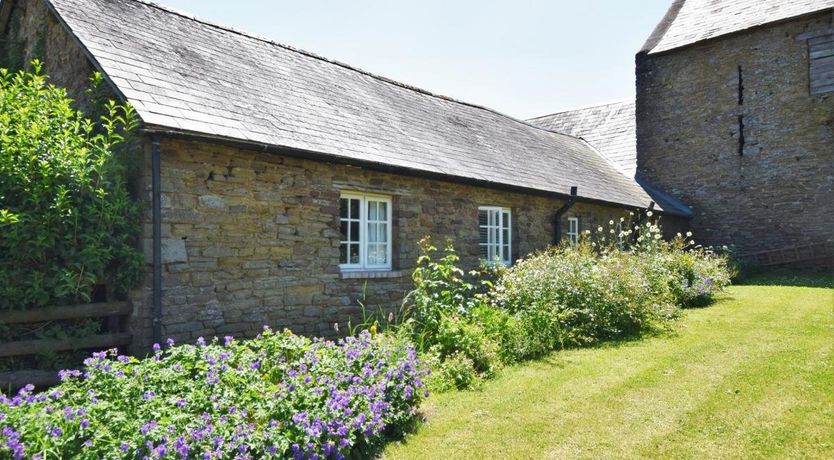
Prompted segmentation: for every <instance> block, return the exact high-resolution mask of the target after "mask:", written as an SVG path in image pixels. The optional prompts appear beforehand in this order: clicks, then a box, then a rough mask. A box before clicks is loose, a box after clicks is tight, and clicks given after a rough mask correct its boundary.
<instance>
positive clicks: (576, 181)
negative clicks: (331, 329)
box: [49, 0, 651, 206]
mask: <svg viewBox="0 0 834 460" xmlns="http://www.w3.org/2000/svg"><path fill="white" fill-rule="evenodd" d="M49 1H50V3H51V4H52V5H53V7H54V8H55V10H56V11H57V12H58V14H60V16H61V17H62V19H63V20H64V21H65V22H66V23H67V24H68V26H69V27H70V28H71V29H72V31H73V33H74V34H75V35H76V36H78V37H79V39H80V41H81V42H82V44H83V45H84V46H85V47H87V48H88V50H89V51H90V52H91V53H92V55H93V56H94V58H95V59H96V61H97V62H98V63H99V65H100V66H101V67H102V69H103V71H104V72H105V73H106V74H108V75H113V76H114V77H115V78H113V79H112V81H113V82H114V83H115V85H116V86H117V87H118V89H119V90H121V92H122V93H123V94H124V95H125V97H127V99H128V100H130V101H139V102H141V103H142V104H137V113H138V114H139V116H140V117H141V118H142V120H143V121H144V122H145V123H146V124H148V125H153V126H159V127H162V128H167V129H182V130H187V131H192V132H197V133H203V134H212V135H219V136H226V137H229V138H234V139H241V140H247V141H253V142H258V143H263V144H269V145H274V146H285V147H292V148H298V149H303V150H309V151H315V152H319V153H323V154H327V155H331V156H333V157H334V158H337V159H338V158H344V159H345V160H354V161H364V162H370V163H380V164H384V165H387V166H392V167H397V168H405V169H409V170H418V171H424V172H426V173H435V174H444V175H448V176H453V177H457V178H466V179H477V180H482V181H485V182H489V183H493V184H502V185H511V186H517V187H524V188H527V189H533V190H540V191H544V192H556V193H568V191H569V190H570V187H571V186H578V187H579V194H580V196H582V197H585V198H589V199H594V200H600V201H605V202H610V203H617V204H622V205H628V206H646V205H647V204H648V203H649V201H650V200H651V198H650V196H649V195H648V194H647V193H646V192H645V190H643V188H642V187H641V186H640V185H639V184H637V183H636V182H635V181H634V180H633V179H632V178H629V177H626V176H624V175H622V174H620V173H619V172H618V171H617V169H616V168H615V167H614V166H612V164H611V163H610V162H609V161H608V160H606V159H605V158H603V157H602V156H601V155H600V154H599V153H598V152H597V151H596V150H594V149H593V148H591V147H590V146H589V145H588V144H587V143H586V142H584V141H582V140H581V139H578V138H576V137H573V136H569V135H565V134H558V133H554V132H550V131H548V130H546V129H541V128H538V127H535V126H533V125H531V124H528V123H526V122H524V121H521V120H517V119H514V118H511V117H508V116H506V115H502V114H500V113H497V112H495V111H492V110H490V109H487V108H483V107H480V106H476V105H472V104H467V103H463V102H459V101H455V100H451V99H449V98H446V97H443V96H438V95H434V94H431V93H428V92H426V91H423V90H418V89H415V88H412V87H410V86H408V85H404V84H401V83H396V82H393V81H391V80H388V79H386V78H383V77H379V76H375V75H371V74H368V73H366V72H363V71H361V70H358V69H355V68H352V67H349V66H347V65H344V64H341V63H337V62H334V61H329V60H326V59H324V58H321V57H319V56H316V55H314V54H311V53H307V52H303V51H299V50H297V49H295V48H292V47H288V46H286V45H281V44H277V43H274V42H271V41H268V40H265V39H261V38H258V37H253V36H250V35H246V34H243V33H240V32H237V31H234V30H231V29H228V28H225V27H221V26H217V25H213V24H209V23H206V22H204V21H201V20H198V19H195V18H192V17H190V16H187V15H183V14H181V13H178V12H173V11H171V10H168V9H165V8H163V7H160V6H157V5H154V4H149V3H146V2H144V1H138V0H49ZM139 69H142V71H141V72H140V70H139Z"/></svg>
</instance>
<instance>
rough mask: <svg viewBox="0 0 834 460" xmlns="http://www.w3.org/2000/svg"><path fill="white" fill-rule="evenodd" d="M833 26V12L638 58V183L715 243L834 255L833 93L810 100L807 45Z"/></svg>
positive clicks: (746, 249) (745, 250)
mask: <svg viewBox="0 0 834 460" xmlns="http://www.w3.org/2000/svg"><path fill="white" fill-rule="evenodd" d="M831 19H832V13H831V12H830V11H829V12H823V13H820V14H817V15H813V16H806V17H802V18H798V19H794V20H791V21H788V22H781V23H774V24H770V25H767V26H763V27H758V28H755V29H753V30H749V31H744V32H741V33H736V34H732V35H728V36H725V37H721V38H716V39H711V40H708V41H706V42H703V43H700V44H694V45H690V46H686V47H683V48H679V49H674V50H671V51H669V52H664V53H660V54H656V55H645V54H639V55H638V56H637V147H638V174H639V175H640V176H642V177H644V178H646V179H648V181H649V182H650V183H652V184H653V185H654V186H657V187H658V188H660V189H661V190H663V191H665V192H668V193H670V194H672V195H674V196H676V197H677V198H679V199H681V200H683V202H685V203H686V204H688V205H690V206H692V208H693V211H694V214H695V216H694V218H693V220H692V222H691V224H692V228H693V231H694V232H695V235H696V236H697V237H699V238H700V239H701V240H702V241H704V242H705V243H709V244H733V245H735V246H736V247H737V249H738V250H739V252H741V253H751V252H756V251H762V250H769V249H778V248H784V247H790V246H797V245H802V244H809V243H824V244H827V245H828V247H829V250H830V245H831V244H832V241H834V193H833V192H832V186H834V93H826V94H818V95H813V96H812V95H810V93H809V79H808V44H807V40H806V39H803V38H802V36H801V34H808V33H813V32H822V31H825V30H830V28H831V27H832V23H831ZM742 136H743V138H742ZM830 263H831V259H830V258H828V259H821V260H817V261H816V262H814V264H819V265H826V264H830Z"/></svg>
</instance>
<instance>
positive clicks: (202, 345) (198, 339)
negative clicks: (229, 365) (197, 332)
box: [197, 337, 206, 347]
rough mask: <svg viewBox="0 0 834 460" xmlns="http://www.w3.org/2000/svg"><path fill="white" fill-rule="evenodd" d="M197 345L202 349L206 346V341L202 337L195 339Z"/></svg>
mask: <svg viewBox="0 0 834 460" xmlns="http://www.w3.org/2000/svg"><path fill="white" fill-rule="evenodd" d="M197 345H199V346H201V347H204V346H206V339H204V338H203V337H197Z"/></svg>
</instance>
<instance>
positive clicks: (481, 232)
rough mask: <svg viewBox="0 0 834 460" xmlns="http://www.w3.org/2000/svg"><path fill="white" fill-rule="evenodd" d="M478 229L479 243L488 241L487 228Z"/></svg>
mask: <svg viewBox="0 0 834 460" xmlns="http://www.w3.org/2000/svg"><path fill="white" fill-rule="evenodd" d="M478 230H479V238H480V243H481V244H487V243H489V230H488V229H487V228H486V227H481V228H480V229H478Z"/></svg>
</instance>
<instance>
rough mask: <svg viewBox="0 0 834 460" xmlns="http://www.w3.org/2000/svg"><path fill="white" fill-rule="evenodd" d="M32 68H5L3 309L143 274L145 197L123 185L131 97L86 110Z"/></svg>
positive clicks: (0, 89) (0, 141) (125, 282)
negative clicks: (89, 115) (93, 112)
mask: <svg viewBox="0 0 834 460" xmlns="http://www.w3.org/2000/svg"><path fill="white" fill-rule="evenodd" d="M33 67H34V71H33V72H31V73H28V72H22V71H21V72H18V73H14V74H12V73H9V72H8V71H6V70H0V254H3V257H0V309H26V308H31V307H39V306H46V305H56V304H68V303H74V302H82V301H88V300H89V297H90V293H91V291H92V289H93V287H94V285H95V284H98V283H102V284H107V285H108V286H109V287H110V288H111V289H112V290H113V291H114V292H116V293H117V294H120V293H122V294H123V293H125V292H126V291H127V290H128V289H129V288H131V287H133V286H134V285H135V284H136V283H137V281H138V280H139V278H140V277H141V275H142V265H143V261H142V258H141V255H140V252H139V251H138V250H137V238H138V232H139V230H140V226H139V225H137V222H140V221H141V214H140V211H141V210H140V208H139V206H138V205H137V204H136V203H135V202H134V201H133V200H131V197H130V195H129V193H128V190H127V186H126V185H125V168H124V161H123V160H124V158H121V157H120V156H119V155H118V153H119V152H124V150H125V149H124V147H125V146H126V144H125V134H126V133H128V132H129V131H130V130H131V129H132V128H133V126H134V125H135V117H134V115H133V111H132V109H131V108H130V107H129V106H128V107H126V106H119V105H116V104H115V103H113V102H112V101H110V102H108V103H106V104H104V106H103V107H102V109H101V110H102V111H103V112H104V115H103V116H102V117H101V119H100V120H95V121H92V120H89V119H86V118H84V116H83V115H82V114H81V113H80V112H79V111H78V110H77V109H76V108H75V107H74V106H73V101H72V100H71V99H70V98H69V97H67V94H66V92H65V91H64V90H63V89H60V88H57V87H55V86H53V85H51V84H49V83H47V78H46V77H45V76H44V75H42V74H41V71H40V69H41V66H40V64H39V63H38V62H35V63H33Z"/></svg>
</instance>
